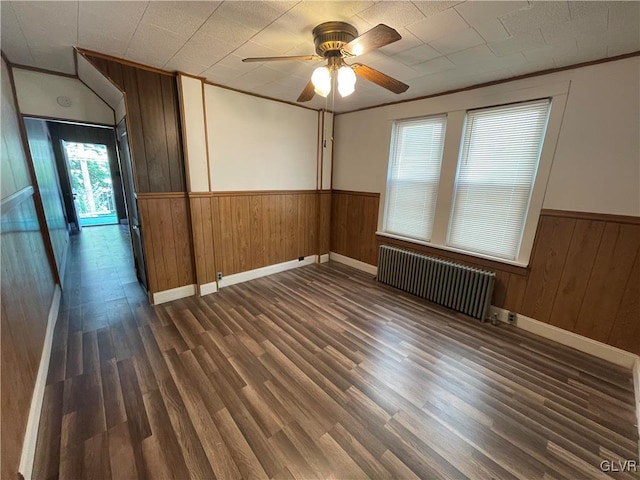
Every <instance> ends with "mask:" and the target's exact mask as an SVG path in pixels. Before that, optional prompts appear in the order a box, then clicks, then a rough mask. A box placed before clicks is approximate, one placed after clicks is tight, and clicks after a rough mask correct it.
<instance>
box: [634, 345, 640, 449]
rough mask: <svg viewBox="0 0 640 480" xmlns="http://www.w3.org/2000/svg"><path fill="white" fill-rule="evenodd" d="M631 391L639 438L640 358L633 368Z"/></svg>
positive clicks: (639, 443) (639, 446)
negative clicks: (634, 401)
mask: <svg viewBox="0 0 640 480" xmlns="http://www.w3.org/2000/svg"><path fill="white" fill-rule="evenodd" d="M633 391H634V392H635V395H636V427H638V438H640V357H638V358H636V363H635V365H634V366H633ZM638 458H640V440H638Z"/></svg>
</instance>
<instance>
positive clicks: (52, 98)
mask: <svg viewBox="0 0 640 480" xmlns="http://www.w3.org/2000/svg"><path fill="white" fill-rule="evenodd" d="M13 75H14V78H15V84H16V94H17V96H18V105H19V106H20V112H21V113H23V114H25V115H39V116H44V117H52V118H62V119H65V120H76V121H80V122H91V123H102V124H107V125H113V124H114V116H113V110H112V109H111V108H110V107H109V106H108V105H107V104H106V103H104V102H103V101H102V100H101V99H100V98H99V97H98V96H97V95H96V94H95V93H93V92H92V91H91V90H90V89H89V88H87V86H86V85H84V84H83V83H82V82H81V81H80V80H78V79H75V78H69V77H61V76H59V75H51V74H47V73H42V72H34V71H31V70H23V69H20V68H15V69H14V70H13ZM59 96H66V97H69V98H70V99H71V106H70V107H62V106H60V105H58V102H57V101H56V99H57V98H58V97H59Z"/></svg>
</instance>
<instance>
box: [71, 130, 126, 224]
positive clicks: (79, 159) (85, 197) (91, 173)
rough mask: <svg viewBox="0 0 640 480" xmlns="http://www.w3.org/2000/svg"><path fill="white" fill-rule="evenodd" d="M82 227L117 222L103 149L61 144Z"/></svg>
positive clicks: (84, 145) (104, 147)
mask: <svg viewBox="0 0 640 480" xmlns="http://www.w3.org/2000/svg"><path fill="white" fill-rule="evenodd" d="M62 145H63V147H64V150H65V153H66V156H67V161H68V163H69V174H70V176H71V188H72V189H73V195H74V199H75V201H76V202H77V206H78V216H79V217H80V222H81V224H82V226H83V227H87V226H91V225H110V224H114V223H118V214H117V212H116V206H115V202H114V194H113V184H112V182H111V168H110V166H109V154H108V152H107V146H106V145H101V144H94V143H76V142H65V141H63V142H62Z"/></svg>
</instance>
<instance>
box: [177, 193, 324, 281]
mask: <svg viewBox="0 0 640 480" xmlns="http://www.w3.org/2000/svg"><path fill="white" fill-rule="evenodd" d="M189 196H190V203H191V215H192V220H193V232H194V233H193V236H194V250H195V258H196V270H197V272H198V284H199V285H203V284H206V283H210V282H213V281H215V280H216V275H217V272H222V274H223V275H232V274H235V273H240V272H246V271H249V270H255V269H257V268H261V267H266V266H269V265H275V264H278V263H283V262H287V261H290V260H296V259H298V258H299V257H306V256H308V255H315V254H317V253H318V250H319V248H320V249H321V248H322V245H321V244H322V242H319V238H318V229H320V230H321V231H323V232H324V235H323V237H324V238H325V243H326V237H327V233H326V232H327V226H328V221H327V218H326V212H325V215H324V216H323V217H321V216H320V215H319V210H318V208H319V205H320V204H321V203H322V202H323V201H324V204H325V206H326V205H327V204H328V200H327V199H326V198H324V197H328V196H329V195H327V194H324V193H323V194H319V192H318V191H316V190H299V191H287V190H277V191H248V192H197V193H195V192H194V193H190V194H189ZM320 197H323V198H324V200H322V199H321V198H320ZM325 210H326V208H325Z"/></svg>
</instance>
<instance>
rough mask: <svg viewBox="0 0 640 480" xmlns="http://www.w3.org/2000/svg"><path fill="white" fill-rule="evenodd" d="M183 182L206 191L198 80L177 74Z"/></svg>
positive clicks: (191, 187)
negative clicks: (183, 164)
mask: <svg viewBox="0 0 640 480" xmlns="http://www.w3.org/2000/svg"><path fill="white" fill-rule="evenodd" d="M178 87H179V92H180V104H181V107H182V108H181V109H180V111H181V115H182V117H181V118H182V131H183V143H184V153H185V162H186V165H187V181H188V183H187V185H188V187H189V191H190V192H208V191H209V168H208V166H207V162H208V160H207V137H206V125H205V118H204V113H205V112H204V93H203V85H202V80H200V79H197V78H193V77H187V76H185V75H178Z"/></svg>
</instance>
